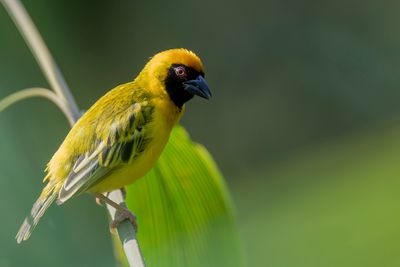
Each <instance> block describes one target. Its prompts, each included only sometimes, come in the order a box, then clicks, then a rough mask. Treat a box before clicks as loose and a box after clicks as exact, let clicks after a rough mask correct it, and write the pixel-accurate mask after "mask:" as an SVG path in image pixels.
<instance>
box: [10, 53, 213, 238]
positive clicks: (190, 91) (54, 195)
mask: <svg viewBox="0 0 400 267" xmlns="http://www.w3.org/2000/svg"><path fill="white" fill-rule="evenodd" d="M194 95H198V96H200V97H203V98H206V99H208V98H210V97H211V92H210V90H209V88H208V86H207V83H206V81H205V79H204V70H203V64H202V62H201V60H200V58H199V57H198V56H196V55H195V54H194V53H193V52H191V51H189V50H186V49H171V50H167V51H163V52H160V53H158V54H156V55H155V56H154V57H153V58H151V59H150V60H149V62H148V63H147V64H146V65H145V67H144V68H143V70H142V71H141V72H140V73H139V75H138V76H137V77H136V79H135V80H134V81H133V82H129V83H125V84H121V85H119V86H117V87H115V88H114V89H112V90H110V91H109V92H108V93H107V94H105V95H104V96H103V97H101V98H100V99H99V100H98V101H97V102H96V103H95V104H94V105H93V106H92V107H91V108H90V109H89V110H88V111H87V112H86V113H85V114H84V115H83V116H82V117H81V118H80V119H79V120H78V121H77V123H76V124H75V125H74V126H73V127H72V129H71V130H70V132H69V133H68V135H67V136H66V138H65V140H64V142H63V143H62V144H61V146H60V147H59V149H58V150H57V152H56V153H55V154H54V155H53V157H52V158H51V160H50V162H49V163H48V164H47V169H46V171H47V175H46V177H45V178H44V181H47V184H46V186H45V187H44V189H43V191H42V193H41V194H40V196H39V198H38V199H37V200H36V202H35V204H34V205H33V207H32V210H31V213H30V215H29V216H28V217H27V218H26V219H25V221H24V222H23V224H22V226H21V228H20V229H19V231H18V233H17V236H16V239H17V242H18V243H20V242H22V241H23V240H27V239H28V238H29V236H30V235H31V233H32V231H33V229H34V227H35V226H36V225H37V223H38V222H39V219H40V218H41V217H42V216H43V214H44V212H45V211H46V210H47V209H48V208H49V206H50V205H51V204H52V203H53V202H54V201H56V202H57V204H63V203H64V202H66V201H67V200H69V199H70V198H72V197H74V196H77V195H80V194H82V193H84V192H89V193H92V194H94V195H95V196H98V197H99V198H101V199H102V200H103V201H105V202H107V203H110V202H112V201H111V200H109V199H107V198H106V197H105V196H103V195H101V193H103V192H109V191H112V190H115V189H118V188H122V187H124V186H125V185H127V184H130V183H132V182H134V181H135V180H137V179H138V178H140V177H142V176H144V175H145V174H146V173H147V172H148V171H149V170H150V169H151V168H152V167H153V165H154V164H155V163H156V161H157V159H158V157H159V156H160V154H161V152H162V150H163V148H164V146H165V145H166V143H167V141H168V138H169V135H170V132H171V130H172V128H173V126H174V125H175V124H176V123H177V122H178V121H179V119H180V118H181V116H182V114H183V113H184V111H185V103H186V102H187V101H188V100H190V99H191V98H192V97H193V96H194ZM110 204H115V205H118V204H116V203H110ZM121 209H122V207H121Z"/></svg>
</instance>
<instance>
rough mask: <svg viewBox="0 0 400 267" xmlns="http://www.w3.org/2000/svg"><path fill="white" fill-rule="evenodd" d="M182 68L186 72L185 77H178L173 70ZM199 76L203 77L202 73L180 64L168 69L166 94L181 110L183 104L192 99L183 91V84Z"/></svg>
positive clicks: (190, 95)
mask: <svg viewBox="0 0 400 267" xmlns="http://www.w3.org/2000/svg"><path fill="white" fill-rule="evenodd" d="M177 67H182V68H184V70H185V71H186V75H185V76H183V77H182V76H178V75H177V73H176V71H175V69H176V68H177ZM199 75H201V76H203V77H204V73H200V72H198V71H196V70H195V69H193V68H189V67H187V66H185V65H182V64H172V65H171V67H170V68H169V69H168V75H167V78H166V79H165V82H164V83H165V89H166V90H167V92H168V95H169V97H170V98H171V100H172V102H174V104H175V105H176V106H177V107H178V108H182V106H183V104H185V103H186V102H187V101H189V100H190V99H192V98H193V95H192V94H190V93H189V92H187V91H186V90H184V86H183V83H184V82H185V81H189V80H192V79H195V78H196V77H198V76H199Z"/></svg>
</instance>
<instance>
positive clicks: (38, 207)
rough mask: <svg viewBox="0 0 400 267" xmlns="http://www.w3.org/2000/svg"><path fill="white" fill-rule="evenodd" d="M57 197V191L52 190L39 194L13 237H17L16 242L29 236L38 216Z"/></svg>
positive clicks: (38, 218)
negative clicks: (43, 194)
mask: <svg viewBox="0 0 400 267" xmlns="http://www.w3.org/2000/svg"><path fill="white" fill-rule="evenodd" d="M56 198H57V193H56V192H54V190H52V192H49V194H47V195H45V196H42V195H41V196H40V197H39V198H38V199H37V200H36V202H35V204H33V207H32V210H31V213H30V214H29V216H27V217H26V218H25V220H24V222H23V223H22V225H21V227H20V228H19V231H18V233H17V235H16V236H15V239H17V243H18V244H19V243H21V242H22V241H25V240H27V239H28V238H29V236H30V235H31V233H32V232H33V229H35V227H36V225H37V224H38V222H39V220H40V218H41V217H42V216H43V214H44V212H45V211H46V210H47V209H48V208H49V207H50V205H51V204H52V203H53V202H54V200H55V199H56Z"/></svg>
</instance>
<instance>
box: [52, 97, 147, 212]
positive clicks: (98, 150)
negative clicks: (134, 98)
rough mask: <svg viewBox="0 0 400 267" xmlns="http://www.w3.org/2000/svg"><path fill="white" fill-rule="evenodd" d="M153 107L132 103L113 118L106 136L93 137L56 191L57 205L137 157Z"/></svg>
mask: <svg viewBox="0 0 400 267" xmlns="http://www.w3.org/2000/svg"><path fill="white" fill-rule="evenodd" d="M153 110H154V107H153V106H151V105H149V104H148V103H147V102H145V103H141V104H139V103H135V104H133V105H132V106H131V107H130V108H129V109H128V110H127V111H125V112H123V113H121V114H120V115H115V117H114V118H113V121H114V122H113V123H111V124H110V127H109V129H106V130H105V131H106V135H105V136H104V137H103V138H101V137H98V138H96V141H95V142H94V143H95V145H94V146H93V148H92V149H91V150H90V151H87V152H86V153H84V154H82V155H79V156H78V157H77V158H76V160H75V162H74V165H73V167H72V169H71V171H70V172H69V174H68V176H67V178H66V180H65V182H64V184H63V187H62V188H61V190H60V193H59V197H58V201H57V202H58V203H59V204H62V203H64V202H65V201H67V200H68V199H70V198H71V197H73V196H75V195H77V194H80V193H83V192H85V191H87V190H88V189H89V188H90V187H92V186H94V185H95V184H97V183H98V182H100V181H101V180H102V179H103V178H105V177H106V176H107V175H108V174H109V173H110V172H111V171H113V170H114V169H116V168H119V167H122V166H123V165H124V164H128V163H130V162H131V161H132V160H133V159H134V158H135V157H137V156H138V155H140V154H141V153H142V152H143V151H144V149H145V148H146V145H147V143H148V141H149V137H148V134H146V133H147V132H146V129H148V127H147V126H148V123H149V122H150V121H151V118H152V113H153Z"/></svg>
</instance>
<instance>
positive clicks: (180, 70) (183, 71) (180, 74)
mask: <svg viewBox="0 0 400 267" xmlns="http://www.w3.org/2000/svg"><path fill="white" fill-rule="evenodd" d="M175 74H176V76H178V77H181V78H182V77H185V76H186V69H185V68H184V67H182V66H179V67H176V68H175Z"/></svg>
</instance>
